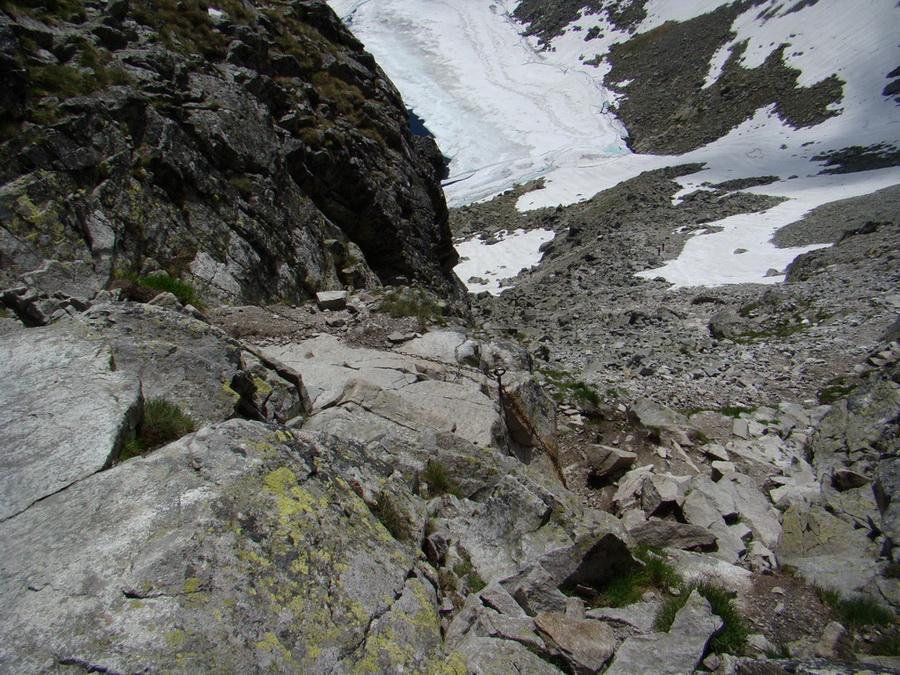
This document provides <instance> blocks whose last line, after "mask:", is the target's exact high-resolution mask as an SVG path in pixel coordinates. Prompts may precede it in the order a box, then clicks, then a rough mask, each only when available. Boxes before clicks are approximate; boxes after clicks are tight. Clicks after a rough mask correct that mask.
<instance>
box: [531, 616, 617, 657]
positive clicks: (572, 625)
mask: <svg viewBox="0 0 900 675" xmlns="http://www.w3.org/2000/svg"><path fill="white" fill-rule="evenodd" d="M534 623H535V625H536V626H537V627H538V630H539V631H540V632H541V634H542V635H543V636H544V639H545V641H546V642H547V644H548V646H549V645H553V646H555V647H556V648H557V649H559V650H560V651H561V653H562V654H563V655H564V656H565V657H566V658H567V659H569V660H570V661H573V662H574V663H575V664H577V667H580V668H586V669H587V670H588V671H597V670H599V669H600V668H602V667H603V664H604V663H606V661H607V660H608V659H609V657H610V656H612V655H613V652H614V651H615V647H616V639H615V636H614V635H613V632H612V630H610V628H609V626H607V625H606V624H603V623H601V622H599V621H592V620H589V619H576V618H573V617H571V616H567V615H565V614H557V613H553V612H542V613H540V614H538V615H537V616H536V617H534Z"/></svg>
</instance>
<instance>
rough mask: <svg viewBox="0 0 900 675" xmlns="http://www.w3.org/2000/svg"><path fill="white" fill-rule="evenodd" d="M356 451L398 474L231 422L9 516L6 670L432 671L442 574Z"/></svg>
mask: <svg viewBox="0 0 900 675" xmlns="http://www.w3.org/2000/svg"><path fill="white" fill-rule="evenodd" d="M347 462H352V463H353V464H354V465H355V466H357V467H358V470H359V471H361V472H372V473H373V474H374V475H373V476H372V478H371V480H374V481H376V482H377V480H378V477H379V476H381V477H384V476H387V475H390V473H391V471H392V469H391V467H390V466H387V465H383V464H381V463H379V462H378V461H377V460H374V459H373V458H371V457H369V456H367V455H365V454H364V451H363V450H362V449H361V448H360V447H359V446H358V444H352V443H344V442H342V441H338V440H335V439H332V440H331V441H329V444H328V445H326V444H324V443H321V442H318V441H315V440H313V439H311V438H310V437H308V436H305V435H303V434H299V433H290V432H288V431H286V430H285V429H284V428H279V427H275V426H271V425H266V424H263V423H259V422H248V421H245V420H230V421H228V422H223V423H220V424H216V425H212V426H208V427H205V428H203V429H201V430H200V431H198V432H197V433H195V434H191V435H189V436H186V437H185V438H183V439H181V440H179V441H177V442H175V443H173V444H171V445H168V446H166V447H164V448H161V449H159V450H157V451H156V452H153V453H151V454H149V455H146V456H144V457H138V458H134V459H130V460H127V461H125V462H122V463H121V464H118V465H116V466H115V467H113V468H111V469H110V470H108V471H103V472H101V473H98V474H95V475H93V476H90V477H88V478H86V479H84V480H82V481H80V482H78V483H77V484H74V485H71V486H70V487H69V488H67V489H66V490H63V491H61V492H59V493H57V494H54V495H51V496H49V497H47V498H46V499H43V500H42V501H41V502H39V503H37V504H34V505H33V506H32V507H31V508H29V509H28V510H27V511H25V512H23V513H20V514H19V515H17V516H15V517H13V518H10V519H8V520H6V521H4V522H3V523H0V551H2V552H3V554H2V567H3V574H2V575H0V617H3V619H2V621H0V672H15V673H23V674H28V673H43V672H48V671H51V670H55V669H57V668H58V667H59V665H60V664H67V663H68V664H73V665H74V664H78V666H79V668H80V669H83V670H84V671H85V672H87V671H91V672H107V673H109V672H117V673H126V672H127V673H137V672H180V673H205V672H223V671H224V672H234V673H259V672H266V671H269V672H279V673H324V672H355V671H356V670H360V671H361V670H367V669H371V670H375V671H377V672H388V671H389V670H390V669H391V668H393V669H394V672H436V671H437V670H438V667H437V666H438V664H439V663H443V661H444V660H445V659H446V658H447V657H446V656H445V655H444V654H443V653H442V652H441V651H440V647H439V644H440V625H439V621H438V619H437V612H438V610H437V607H436V604H435V597H434V592H433V590H432V587H431V584H429V583H428V582H426V581H424V580H422V579H421V578H420V577H419V576H417V575H416V574H415V572H414V571H413V568H414V564H415V556H414V555H412V553H411V552H410V551H409V550H408V549H407V548H405V547H404V546H403V545H401V544H400V543H399V542H398V541H397V540H395V539H394V538H393V537H391V536H390V534H389V533H388V531H387V530H386V529H385V527H384V526H383V525H382V524H381V523H379V521H378V520H377V518H376V517H375V516H374V515H373V514H372V513H371V512H370V510H369V508H368V507H367V506H366V504H365V503H364V502H363V501H362V499H361V498H359V497H358V496H357V495H356V493H355V492H354V491H353V490H352V489H351V488H350V487H349V486H348V485H347V483H346V482H344V481H343V480H341V475H342V474H341V472H342V471H344V470H346V463H347ZM314 466H315V467H316V470H313V468H312V467H314ZM334 504H340V508H334V506H333V505H334ZM124 646H127V648H125V647H124ZM364 664H368V666H364Z"/></svg>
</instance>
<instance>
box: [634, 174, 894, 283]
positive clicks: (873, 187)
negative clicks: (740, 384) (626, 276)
mask: <svg viewBox="0 0 900 675" xmlns="http://www.w3.org/2000/svg"><path fill="white" fill-rule="evenodd" d="M898 182H900V169H884V170H881V171H866V172H862V173H853V174H843V175H836V176H818V177H815V178H805V179H795V180H786V181H779V182H777V183H773V184H771V185H764V186H759V187H756V188H751V189H749V190H745V192H753V193H756V194H766V195H772V196H776V197H788V200H787V201H785V202H782V203H781V204H779V205H777V206H775V207H773V208H771V209H768V210H767V211H764V212H762V213H742V214H739V215H736V216H731V217H730V218H725V219H724V220H719V221H717V222H714V223H709V227H710V228H717V227H721V228H722V230H721V231H718V232H709V231H707V233H704V234H699V235H695V236H693V237H691V238H690V239H688V240H687V242H686V243H685V246H684V250H683V251H682V252H681V255H679V256H678V258H677V259H675V260H672V261H670V262H668V263H667V264H665V265H663V266H662V267H659V268H656V269H652V270H645V271H643V272H638V274H637V276H639V277H643V278H645V279H654V278H656V277H662V278H664V279H666V281H669V282H671V283H672V284H674V287H675V288H682V287H685V286H722V285H725V284H741V283H756V284H774V283H777V282H779V281H784V271H785V268H786V267H787V266H788V265H789V264H790V263H791V261H793V259H794V258H796V257H797V256H798V255H800V254H801V253H806V252H808V251H812V250H814V249H817V248H823V247H825V246H830V244H817V245H813V246H804V247H797V248H776V247H775V245H774V244H773V243H772V241H771V239H772V237H773V236H774V235H775V232H777V231H778V230H779V229H780V228H782V227H784V226H785V225H788V224H790V223H793V222H795V221H797V220H800V219H801V218H802V217H803V216H804V215H806V214H807V213H809V212H810V211H812V210H813V209H814V208H816V207H818V206H821V205H823V204H827V203H829V202H833V201H837V200H839V199H848V198H850V197H858V196H860V195H865V194H870V193H872V192H875V191H877V190H881V189H883V188H886V187H890V186H891V185H896V184H897V183H898ZM772 269H774V270H776V271H777V274H775V275H771V272H770V270H772ZM767 275H771V276H767Z"/></svg>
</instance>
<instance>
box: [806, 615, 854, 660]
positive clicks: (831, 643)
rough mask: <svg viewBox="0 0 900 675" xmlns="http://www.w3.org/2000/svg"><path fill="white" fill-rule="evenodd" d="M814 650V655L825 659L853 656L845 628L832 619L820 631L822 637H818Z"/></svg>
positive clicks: (849, 657)
mask: <svg viewBox="0 0 900 675" xmlns="http://www.w3.org/2000/svg"><path fill="white" fill-rule="evenodd" d="M814 650H815V655H816V656H820V657H822V658H825V659H851V658H853V652H852V650H851V648H850V637H849V636H848V635H847V629H846V628H844V627H843V626H842V625H841V624H839V623H838V622H836V621H832V622H831V623H829V624H828V625H827V626H825V630H823V631H822V637H821V638H819V641H818V642H817V643H816V645H815V647H814Z"/></svg>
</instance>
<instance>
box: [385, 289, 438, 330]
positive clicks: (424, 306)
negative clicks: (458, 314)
mask: <svg viewBox="0 0 900 675" xmlns="http://www.w3.org/2000/svg"><path fill="white" fill-rule="evenodd" d="M378 311H379V312H385V313H386V314H390V315H391V316H393V317H403V316H409V317H414V318H415V319H416V320H417V321H418V322H419V327H420V329H424V328H425V327H427V326H428V324H429V323H434V322H436V321H438V320H440V318H441V316H442V313H441V308H440V306H439V305H438V304H437V303H436V302H434V301H433V300H431V299H429V298H428V296H427V295H425V291H423V290H421V289H420V290H419V292H418V293H417V294H416V293H413V292H411V291H407V292H402V293H398V292H396V291H391V292H390V293H387V294H386V295H385V296H384V297H383V298H382V299H381V303H379V305H378Z"/></svg>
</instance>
